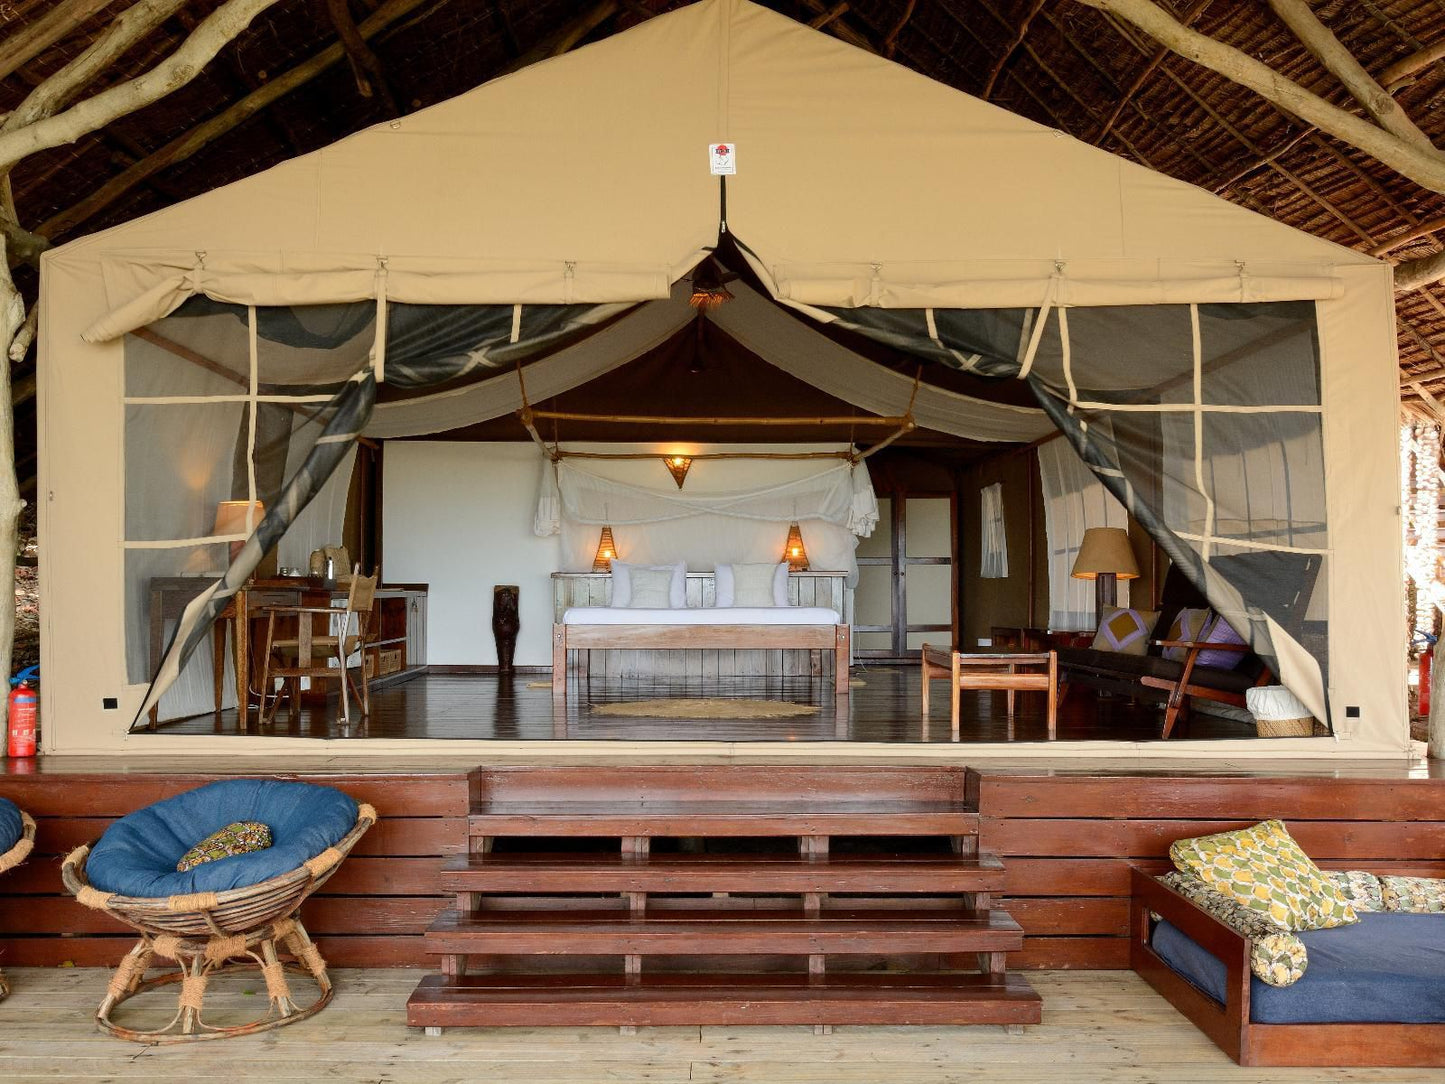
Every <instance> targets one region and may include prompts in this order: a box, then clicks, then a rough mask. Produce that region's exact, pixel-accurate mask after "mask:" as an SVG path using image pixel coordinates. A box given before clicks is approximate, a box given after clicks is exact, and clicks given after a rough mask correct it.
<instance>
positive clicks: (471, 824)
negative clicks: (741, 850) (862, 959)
mask: <svg viewBox="0 0 1445 1084" xmlns="http://www.w3.org/2000/svg"><path fill="white" fill-rule="evenodd" d="M468 830H469V832H470V833H471V835H473V836H675V837H691V836H907V835H944V836H971V835H976V834H977V832H978V814H977V813H975V812H973V811H972V810H971V809H970V808H969V807H968V806H967V805H966V804H965V803H963V802H951V801H935V800H931V799H930V800H919V801H913V800H907V799H901V800H893V799H889V800H886V801H868V800H866V799H865V800H856V801H854V800H847V799H837V798H828V799H813V800H809V799H794V800H785V799H771V798H770V799H769V800H768V801H767V802H766V803H759V802H746V801H701V800H688V801H667V800H660V801H647V802H582V801H578V802H558V801H524V802H506V801H481V802H477V803H475V804H474V805H473V807H472V814H471V816H470V818H468Z"/></svg>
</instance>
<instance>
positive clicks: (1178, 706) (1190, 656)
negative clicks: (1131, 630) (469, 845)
mask: <svg viewBox="0 0 1445 1084" xmlns="http://www.w3.org/2000/svg"><path fill="white" fill-rule="evenodd" d="M1151 642H1152V643H1153V645H1154V646H1155V647H1158V648H1184V649H1185V651H1186V654H1185V656H1184V667H1183V669H1181V670H1180V672H1179V676H1178V677H1177V678H1172V679H1171V678H1164V677H1153V676H1150V675H1147V674H1146V675H1145V676H1143V677H1141V678H1140V679H1139V684H1141V685H1147V686H1148V687H1149V688H1151V689H1162V690H1163V691H1164V692H1166V693H1168V694H1169V698H1168V699H1167V700H1166V701H1165V702H1164V734H1163V737H1165V738H1167V737H1169V734H1170V731H1172V730H1173V729H1174V724H1175V723H1177V722H1178V721H1179V719H1180V717H1181V716H1183V717H1186V718H1187V716H1188V711H1189V699H1190V698H1194V699H1198V700H1213V701H1214V702H1215V703H1218V704H1229V705H1232V706H1233V707H1236V708H1242V707H1244V706H1245V700H1244V693H1242V692H1240V691H1238V690H1236V689H1219V688H1214V687H1212V686H1210V685H1204V684H1201V683H1200V682H1198V681H1196V680H1191V679H1192V678H1194V677H1195V675H1196V671H1195V669H1194V664H1195V662H1197V661H1198V659H1199V655H1200V653H1201V652H1203V651H1233V652H1235V653H1236V654H1239V655H1245V654H1248V653H1249V651H1250V650H1251V649H1250V647H1249V645H1248V644H1230V643H1210V642H1208V641H1201V640H1153V641H1151ZM1201 672H1202V671H1201ZM1272 677H1273V675H1272V674H1271V673H1270V670H1269V667H1267V666H1266V667H1264V668H1263V669H1262V670H1261V671H1260V673H1259V676H1258V677H1257V678H1256V679H1255V682H1254V683H1255V684H1256V685H1268V684H1269V683H1270V681H1271V680H1272Z"/></svg>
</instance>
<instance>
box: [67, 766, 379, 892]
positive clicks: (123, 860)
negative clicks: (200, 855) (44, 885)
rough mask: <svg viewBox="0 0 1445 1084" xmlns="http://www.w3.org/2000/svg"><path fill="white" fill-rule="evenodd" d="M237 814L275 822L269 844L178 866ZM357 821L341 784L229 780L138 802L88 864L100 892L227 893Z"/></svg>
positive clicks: (308, 854) (287, 866) (266, 876)
mask: <svg viewBox="0 0 1445 1084" xmlns="http://www.w3.org/2000/svg"><path fill="white" fill-rule="evenodd" d="M236 821H260V822H261V823H262V824H265V825H267V826H268V827H269V828H270V829H271V839H272V844H271V846H270V847H267V848H266V849H265V850H263V851H252V852H250V853H248V854H235V855H231V856H230V857H229V858H219V859H217V860H216V861H214V862H204V863H202V864H201V865H199V866H197V867H196V868H195V869H191V870H187V871H186V872H185V873H177V872H176V863H177V862H179V861H180V860H181V857H182V856H183V855H184V854H185V853H186V852H187V851H188V850H190V849H191V848H192V847H194V846H195V845H196V844H197V843H199V842H201V840H203V839H205V838H206V837H207V836H209V835H211V834H213V833H215V832H218V831H220V830H221V829H222V828H224V827H226V825H228V824H232V823H234V822H236ZM355 824H356V802H355V801H353V800H352V799H351V798H350V797H348V796H347V795H346V794H343V793H342V792H341V791H339V790H337V789H336V788H335V787H322V786H317V785H316V784H314V783H284V782H281V781H279V780H275V779H225V780H222V781H221V782H219V783H208V784H207V785H206V786H204V787H199V788H197V789H196V790H191V791H187V792H186V793H185V794H177V795H176V796H175V797H174V798H167V799H166V800H165V801H163V802H157V803H156V804H155V805H149V806H146V807H145V808H144V809H138V810H136V811H135V812H134V813H131V814H128V815H127V816H124V817H122V818H121V819H120V820H118V821H116V822H115V823H114V824H112V825H111V826H110V827H109V828H107V829H106V830H105V834H104V835H102V836H101V837H100V840H99V842H97V843H96V845H95V847H94V849H93V850H92V851H91V852H90V858H89V859H88V860H87V861H86V863H85V873H86V877H87V878H88V879H89V881H90V883H91V884H92V885H93V886H95V887H96V888H98V889H100V890H101V891H102V892H112V893H116V894H118V895H121V896H135V897H140V898H145V899H153V898H156V897H160V896H175V895H181V894H184V893H190V892H224V891H226V890H227V889H230V888H245V887H247V886H248V885H254V884H259V883H260V882H262V881H266V880H270V879H271V878H272V877H276V876H279V875H280V874H282V873H289V872H291V871H292V870H294V869H297V868H299V867H300V866H301V864H302V863H303V862H305V861H306V860H307V859H308V858H314V857H315V856H316V855H318V854H320V853H321V852H322V851H324V850H326V848H327V847H330V846H332V845H333V844H335V843H336V842H338V841H339V840H340V839H341V838H342V837H343V836H345V835H346V833H347V832H349V831H351V829H352V828H353V827H354V826H355Z"/></svg>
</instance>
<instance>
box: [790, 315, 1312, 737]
mask: <svg viewBox="0 0 1445 1084" xmlns="http://www.w3.org/2000/svg"><path fill="white" fill-rule="evenodd" d="M1051 296H1059V291H1058V290H1057V289H1055V290H1052V291H1051ZM803 311H805V312H809V313H810V314H812V315H814V316H816V317H818V318H820V319H823V320H825V321H827V322H829V323H831V324H833V325H834V326H837V327H842V328H847V329H850V330H853V331H856V332H858V333H860V334H863V335H866V336H868V337H870V338H873V339H877V340H880V341H883V342H887V343H890V344H891V345H894V346H897V347H900V348H902V349H905V350H909V351H911V352H913V353H915V354H917V355H920V356H923V357H925V358H928V359H930V360H933V361H936V362H938V363H940V364H943V365H948V366H952V367H954V368H957V369H961V370H965V371H968V372H972V373H976V374H979V375H982V376H990V377H996V378H1000V379H1004V378H1012V379H1021V380H1025V381H1027V383H1028V385H1029V387H1030V389H1031V390H1032V391H1033V393H1034V396H1035V398H1036V399H1037V400H1038V403H1039V405H1040V407H1042V408H1043V410H1044V412H1045V413H1046V414H1047V415H1048V417H1049V419H1050V420H1051V421H1052V422H1053V423H1054V425H1055V426H1056V427H1057V428H1058V429H1059V430H1060V431H1061V432H1062V433H1063V435H1064V436H1065V437H1066V438H1067V440H1068V442H1069V444H1070V445H1071V446H1072V448H1073V450H1074V452H1075V453H1076V454H1077V455H1078V456H1079V458H1080V459H1082V460H1083V462H1084V463H1085V464H1086V465H1087V466H1088V468H1089V470H1091V471H1092V472H1093V474H1094V476H1095V477H1096V478H1098V480H1099V482H1100V483H1101V484H1102V485H1103V486H1104V487H1105V488H1106V489H1108V491H1109V492H1110V493H1111V494H1113V496H1114V497H1115V498H1117V499H1118V501H1119V502H1120V503H1121V504H1122V505H1123V506H1124V508H1125V509H1126V510H1127V511H1128V513H1129V515H1131V516H1132V517H1133V518H1134V519H1135V520H1136V521H1137V522H1138V523H1139V524H1141V525H1142V526H1143V527H1144V529H1145V530H1147V531H1148V532H1149V534H1150V535H1151V537H1152V538H1153V539H1154V541H1155V542H1157V543H1158V544H1159V546H1160V548H1161V549H1162V550H1163V551H1164V552H1165V554H1166V555H1167V556H1168V557H1169V559H1170V560H1171V561H1172V562H1173V563H1174V564H1175V565H1176V566H1177V567H1179V568H1180V569H1181V570H1182V571H1183V573H1184V575H1185V576H1186V577H1187V578H1188V579H1189V580H1190V582H1192V583H1193V584H1194V586H1195V587H1196V588H1198V589H1199V590H1200V591H1201V592H1202V593H1203V594H1204V595H1205V597H1206V598H1207V599H1208V600H1209V603H1210V606H1211V607H1212V608H1213V609H1214V610H1215V611H1216V612H1217V613H1218V614H1220V615H1221V616H1222V617H1223V618H1224V619H1225V620H1227V621H1228V622H1229V624H1230V625H1232V626H1233V627H1234V628H1235V630H1236V631H1237V632H1239V633H1240V634H1241V635H1242V636H1243V637H1244V638H1245V640H1246V641H1247V642H1248V643H1249V645H1250V646H1251V648H1253V650H1254V651H1255V652H1256V653H1257V654H1258V655H1259V656H1260V657H1261V658H1263V659H1264V660H1265V662H1266V663H1267V664H1268V665H1269V667H1270V668H1271V670H1273V672H1274V673H1275V674H1276V675H1278V677H1279V679H1280V680H1281V682H1282V683H1283V684H1284V685H1286V686H1287V687H1288V688H1289V689H1290V690H1291V691H1292V692H1294V693H1295V694H1296V695H1297V696H1299V697H1300V699H1301V700H1303V701H1304V703H1305V704H1306V706H1307V707H1308V708H1309V709H1310V711H1311V712H1312V713H1313V714H1314V715H1315V716H1316V717H1317V718H1319V719H1322V720H1326V721H1328V720H1329V706H1328V702H1327V697H1326V693H1325V690H1326V688H1327V678H1326V675H1327V668H1328V663H1329V659H1328V632H1329V614H1328V591H1327V590H1325V588H1324V585H1325V583H1326V582H1327V580H1326V577H1325V575H1324V568H1325V563H1326V562H1327V561H1328V559H1329V554H1330V535H1329V525H1328V523H1327V517H1326V514H1325V476H1324V453H1323V438H1322V425H1323V408H1322V406H1321V402H1322V399H1321V390H1320V358H1319V336H1318V332H1317V329H1316V309H1315V304H1314V302H1312V301H1279V302H1258V303H1256V302H1240V303H1232V304H1231V303H1212V304H1167V305H1166V304H1160V305H1127V306H1101V307H1097V308H1090V307H1064V306H1058V305H1053V304H1045V305H1044V306H1042V307H1041V308H1034V309H925V308H919V309H881V308H869V307H858V308H828V309H821V308H804V309H803Z"/></svg>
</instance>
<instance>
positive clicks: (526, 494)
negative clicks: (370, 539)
mask: <svg viewBox="0 0 1445 1084" xmlns="http://www.w3.org/2000/svg"><path fill="white" fill-rule="evenodd" d="M541 464H542V455H541V452H539V451H538V450H537V447H536V445H534V444H491V443H486V444H482V443H475V442H458V441H430V440H429V441H403V440H394V441H387V442H386V450H385V453H384V454H383V455H382V483H381V493H382V505H381V529H382V559H381V570H382V582H384V583H425V584H428V585H429V586H430V589H429V594H428V598H427V661H428V662H429V663H432V664H435V665H438V666H488V665H495V664H496V661H497V647H496V643H495V642H494V641H493V639H492V587H493V585H494V584H499V583H515V584H517V585H518V586H519V587H520V588H521V589H522V590H521V599H520V601H521V618H522V630H521V632H520V633H519V634H518V636H517V653H516V662H517V665H519V666H534V665H536V666H545V665H550V664H551V661H552V647H551V643H552V582H551V579H550V577H551V574H552V572H553V570H554V569H556V568H558V567H559V565H558V562H559V560H560V552H561V547H560V545H559V543H558V540H557V539H556V538H538V537H537V536H536V535H534V534H533V533H532V515H533V513H534V512H535V511H536V506H537V477H538V472H539V471H540V469H541Z"/></svg>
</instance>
